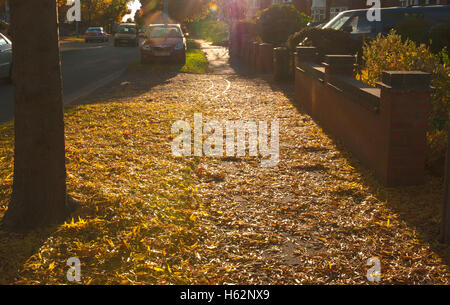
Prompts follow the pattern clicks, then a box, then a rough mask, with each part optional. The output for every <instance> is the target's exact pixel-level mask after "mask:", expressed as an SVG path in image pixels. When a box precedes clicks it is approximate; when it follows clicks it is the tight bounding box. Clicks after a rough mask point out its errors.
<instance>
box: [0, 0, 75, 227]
mask: <svg viewBox="0 0 450 305" xmlns="http://www.w3.org/2000/svg"><path fill="white" fill-rule="evenodd" d="M57 20H58V17H57V8H56V1H55V0H39V1H29V0H14V1H11V26H12V31H13V34H14V41H13V62H14V64H13V83H14V106H15V121H14V128H15V150H14V182H13V192H12V196H11V201H10V204H9V207H8V210H7V211H6V213H5V216H4V218H3V223H2V225H3V227H4V228H6V229H12V230H27V229H33V228H37V227H43V226H47V225H50V224H56V223H60V222H62V221H63V220H64V219H65V218H66V217H67V216H68V215H69V214H70V212H71V211H72V210H73V209H72V207H73V206H72V204H71V202H72V201H71V200H70V201H69V200H68V199H67V196H66V166H65V143H64V117H63V96H62V81H61V64H60V54H59V42H58V22H57Z"/></svg>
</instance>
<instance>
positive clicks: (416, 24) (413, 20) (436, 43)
mask: <svg viewBox="0 0 450 305" xmlns="http://www.w3.org/2000/svg"><path fill="white" fill-rule="evenodd" d="M395 30H396V32H397V33H398V34H400V35H401V36H402V38H403V39H409V40H412V41H414V42H415V43H416V44H421V43H425V44H428V45H429V46H430V47H431V51H432V52H433V53H438V52H440V51H441V50H442V49H443V48H444V47H447V49H448V48H449V47H450V43H449V42H450V24H448V23H434V22H433V21H431V20H428V19H424V18H423V17H418V16H407V17H406V18H405V19H403V20H402V21H401V22H400V23H399V24H397V26H396V27H395Z"/></svg>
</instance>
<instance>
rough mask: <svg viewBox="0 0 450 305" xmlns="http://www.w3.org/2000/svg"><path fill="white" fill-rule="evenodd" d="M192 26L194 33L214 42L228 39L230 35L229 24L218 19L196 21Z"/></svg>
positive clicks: (218, 42) (217, 42)
mask: <svg viewBox="0 0 450 305" xmlns="http://www.w3.org/2000/svg"><path fill="white" fill-rule="evenodd" d="M190 28H191V31H193V34H195V35H196V36H198V37H200V38H202V39H205V40H207V41H210V42H212V43H214V44H220V43H222V42H225V41H227V40H228V39H229V35H230V34H229V30H228V25H227V24H226V23H225V22H220V21H216V20H202V21H198V22H194V23H192V24H191V25H190Z"/></svg>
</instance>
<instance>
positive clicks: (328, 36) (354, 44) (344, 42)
mask: <svg viewBox="0 0 450 305" xmlns="http://www.w3.org/2000/svg"><path fill="white" fill-rule="evenodd" d="M299 43H302V44H303V45H309V46H314V47H316V48H317V51H318V53H319V55H321V56H323V55H325V54H356V53H359V52H360V51H361V47H362V43H361V41H360V40H355V39H353V38H351V36H350V34H349V33H347V32H344V31H340V30H334V29H320V28H313V27H307V28H304V29H302V30H301V31H299V32H297V33H295V34H293V35H291V36H290V37H289V39H288V41H287V46H288V48H289V49H291V50H295V48H296V46H297V45H298V44H299Z"/></svg>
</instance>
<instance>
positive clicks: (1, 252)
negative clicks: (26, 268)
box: [0, 226, 57, 285]
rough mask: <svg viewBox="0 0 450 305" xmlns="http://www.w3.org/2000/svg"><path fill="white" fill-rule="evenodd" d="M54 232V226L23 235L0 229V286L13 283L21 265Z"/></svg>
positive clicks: (55, 228)
mask: <svg viewBox="0 0 450 305" xmlns="http://www.w3.org/2000/svg"><path fill="white" fill-rule="evenodd" d="M56 230H57V227H56V226H52V227H49V228H45V229H39V230H35V231H30V232H23V233H13V232H9V231H4V230H2V229H0V258H1V260H0V285H6V284H11V283H14V281H15V279H16V277H17V276H18V275H19V273H20V272H21V270H22V267H23V265H24V264H25V263H26V262H27V260H28V259H29V258H30V257H31V256H32V255H34V254H35V253H36V252H38V250H39V248H41V247H42V245H43V244H44V243H45V241H46V240H47V239H48V238H49V237H50V236H52V234H53V233H54V232H56Z"/></svg>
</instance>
